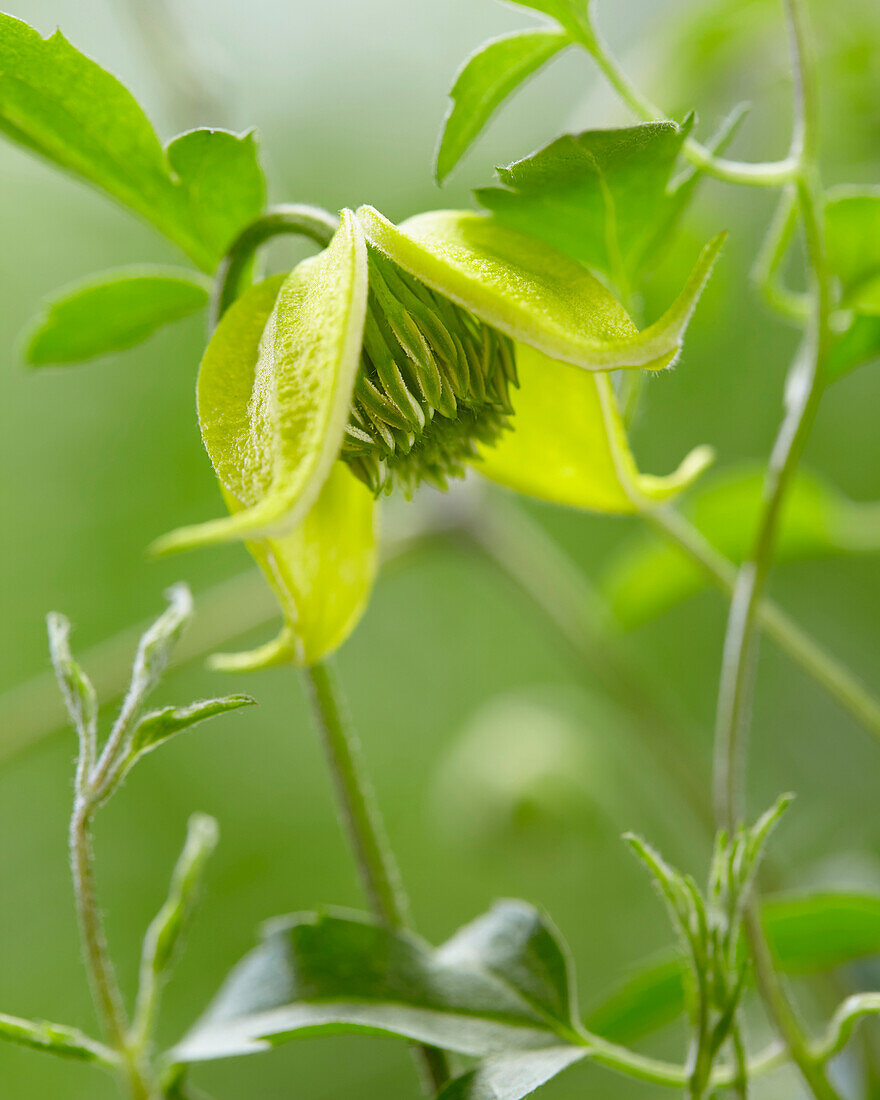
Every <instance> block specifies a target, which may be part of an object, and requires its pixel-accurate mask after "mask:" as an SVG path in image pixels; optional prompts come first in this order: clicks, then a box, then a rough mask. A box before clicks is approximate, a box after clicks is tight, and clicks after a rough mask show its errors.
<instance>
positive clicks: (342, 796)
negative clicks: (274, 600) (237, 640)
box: [302, 661, 410, 928]
mask: <svg viewBox="0 0 880 1100" xmlns="http://www.w3.org/2000/svg"><path fill="white" fill-rule="evenodd" d="M302 675H303V680H304V682H305V684H306V687H307V690H308V695H309V701H310V703H311V707H312V713H313V714H314V716H315V722H316V725H317V726H318V730H319V733H320V735H321V740H322V743H323V745H324V751H325V753H326V757H327V763H328V766H329V768H330V773H331V775H332V777H333V783H334V785H335V787H336V796H337V799H338V801H339V805H340V807H341V809H342V814H343V818H344V821H345V826H346V829H347V831H348V836H349V840H350V841H351V846H352V848H353V850H354V854H355V858H356V861H357V866H358V871H359V873H360V877H361V881H362V882H363V885H364V889H365V890H366V893H367V896H368V898H369V899H370V904H371V906H372V908H373V910H374V912H375V913H376V915H377V916H378V917H379V918H380V920H381V921H382V922H383V923H384V924H386V925H388V927H389V928H406V927H408V926H409V923H410V914H409V902H408V901H407V897H406V894H405V893H404V891H403V886H402V884H401V881H400V874H399V872H398V870H397V865H396V863H395V860H394V857H393V855H392V854H391V849H390V847H389V844H388V839H387V837H386V834H385V829H384V826H383V824H382V819H381V817H380V815H379V810H378V807H377V805H376V799H375V796H374V794H373V788H372V784H371V783H370V781H369V780H368V778H367V775H366V771H365V768H364V764H363V760H362V758H361V750H360V744H359V742H358V739H357V736H356V734H355V732H354V730H353V728H352V726H351V723H350V722H349V721H348V718H347V715H346V714H345V707H344V703H343V701H342V696H341V692H340V689H339V685H338V683H337V681H336V675H335V672H334V670H333V669H332V667H331V666H330V663H329V662H327V661H323V662H318V663H317V664H314V665H309V666H308V667H307V668H305V669H304V670H303V674H302Z"/></svg>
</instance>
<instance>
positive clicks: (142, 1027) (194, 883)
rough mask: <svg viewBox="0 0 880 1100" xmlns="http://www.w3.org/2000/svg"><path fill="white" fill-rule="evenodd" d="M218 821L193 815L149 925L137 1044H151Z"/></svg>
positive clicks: (137, 1011)
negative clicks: (159, 904) (166, 885)
mask: <svg viewBox="0 0 880 1100" xmlns="http://www.w3.org/2000/svg"><path fill="white" fill-rule="evenodd" d="M218 837H219V830H218V827H217V822H216V821H215V820H214V818H213V817H208V815H207V814H193V815H192V817H191V818H190V819H189V821H188V823H187V831H186V842H185V844H184V846H183V851H182V852H181V853H180V856H179V857H178V859H177V863H176V864H175V866H174V871H173V873H172V875H171V885H170V887H169V890H168V896H167V897H166V899H165V902H164V903H163V905H162V908H161V909H160V910H159V912H158V913H157V914H156V916H155V917H154V918H153V920H152V921H151V922H150V926H149V928H148V929H147V932H146V935H145V936H144V943H143V948H142V950H141V965H140V976H139V981H138V995H137V1004H136V1007H135V1014H134V1020H133V1023H132V1035H133V1037H134V1041H135V1042H137V1043H138V1044H139V1045H141V1046H143V1045H146V1044H149V1043H150V1042H151V1041H152V1037H153V1030H154V1027H155V1023H156V1017H157V1016H158V1010H159V998H160V996H161V992H162V986H163V985H164V984H165V982H167V980H168V978H169V975H170V971H171V968H172V966H173V965H174V962H175V960H176V958H177V955H178V954H179V952H180V947H181V942H182V940H183V937H184V935H185V933H186V930H187V928H188V926H189V923H190V920H191V919H192V915H193V912H194V910H195V908H196V904H197V902H198V895H199V890H200V888H201V884H202V878H203V876H204V871H205V864H206V863H207V862H208V860H209V859H210V857H211V855H212V854H213V852H214V849H215V848H216V847H217V840H218Z"/></svg>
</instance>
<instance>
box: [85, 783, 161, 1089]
mask: <svg viewBox="0 0 880 1100" xmlns="http://www.w3.org/2000/svg"><path fill="white" fill-rule="evenodd" d="M91 812H92V811H91V806H90V804H89V801H88V800H87V799H85V798H83V797H82V795H81V794H80V793H79V792H78V793H77V800H76V805H75V807H74V812H73V817H72V819H71V822H70V866H71V873H72V877H73V892H74V897H75V900H76V914H77V920H78V923H79V929H80V937H81V939H82V945H83V957H84V959H85V963H86V969H87V970H88V974H89V984H90V986H91V989H92V996H93V998H94V1001H95V1008H96V1009H97V1012H98V1015H99V1017H100V1019H101V1023H102V1025H103V1028H104V1032H105V1034H106V1036H107V1039H108V1040H109V1042H110V1044H111V1046H112V1047H113V1048H114V1050H116V1051H118V1052H119V1054H120V1058H121V1062H122V1067H123V1073H124V1075H125V1078H126V1081H127V1083H128V1088H129V1093H130V1095H131V1097H132V1100H148V1097H149V1095H150V1090H149V1087H148V1085H147V1083H146V1082H145V1080H144V1078H143V1075H142V1073H141V1070H140V1067H139V1065H138V1063H137V1059H136V1058H135V1057H134V1056H133V1055H132V1053H131V1051H130V1050H129V1046H128V1041H127V1031H128V1021H127V1018H126V1014H125V1007H124V1005H123V1003H122V996H121V994H120V992H119V983H118V981H117V979H116V971H115V969H114V967H113V962H112V960H111V958H110V953H109V951H108V948H107V938H106V935H105V933H104V922H103V920H102V918H101V912H100V909H99V908H98V901H97V894H96V891H95V870H94V857H93V854H92V837H91Z"/></svg>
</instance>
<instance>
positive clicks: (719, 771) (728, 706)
mask: <svg viewBox="0 0 880 1100" xmlns="http://www.w3.org/2000/svg"><path fill="white" fill-rule="evenodd" d="M784 2H785V9H786V14H787V17H788V25H789V29H790V35H791V43H792V57H793V68H794V74H795V93H796V94H795V104H796V106H795V124H794V134H793V138H792V144H791V156H792V157H793V158H795V159H796V160H797V163H798V174H797V177H796V189H797V202H798V208H799V211H800V216H801V221H802V223H803V226H804V236H805V240H806V249H807V257H808V262H809V266H810V273H811V282H812V310H811V317H810V323H809V330H808V333H807V336H806V338H805V341H804V344H803V346H802V348H801V349H800V351H799V354H798V357H797V359H796V360H795V363H794V366H793V368H792V372H791V375H790V378H789V384H788V387H787V394H786V402H787V410H786V414H785V417H784V419H783V422H782V426H781V428H780V430H779V434H778V436H777V438H776V442H775V444H774V447H773V451H772V453H771V456H770V461H769V463H768V467H767V476H766V480H765V489H764V503H763V507H762V510H761V515H760V519H759V523H758V532H757V535H756V538H755V542H754V547H753V550H752V553H751V555H750V556H749V558H748V559H747V560H746V562H745V563H744V564H743V565H742V567H741V568H740V570H739V573H738V575H737V579H736V585H735V589H734V593H733V598H732V600H731V606H730V615H729V618H728V624H727V631H726V634H725V640H724V652H723V657H722V670H721V680H720V685H719V692H718V708H717V715H716V725H715V745H716V770H715V784H714V788H715V804H716V816H717V820H718V824H719V826H720V827H726V828H728V829H732V828H733V827H734V825H735V824H736V823H737V822H738V821H739V820H741V818H742V813H743V801H744V798H743V776H744V771H745V760H744V758H745V743H746V734H747V731H748V725H749V717H750V710H751V703H752V695H753V686H754V675H753V670H754V663H755V657H756V640H757V625H758V616H757V608H758V603H759V601H760V599H761V595H762V592H763V589H764V586H765V584H766V580H767V576H768V574H769V571H770V568H771V566H772V562H773V552H774V548H775V544H776V537H777V533H778V527H779V517H780V514H781V511H782V506H783V503H784V501H785V497H786V493H787V491H788V489H789V487H790V486H791V484H792V481H793V478H794V475H795V472H796V470H797V465H798V462H799V459H800V456H801V454H802V452H803V449H804V444H805V442H806V439H807V437H808V435H809V432H810V429H811V427H812V424H813V421H814V419H815V415H816V411H817V409H818V405H819V401H820V399H821V394H822V370H823V364H824V360H825V355H826V353H827V349H828V346H829V343H830V338H831V333H830V325H829V318H830V313H831V286H830V277H829V275H828V271H827V265H826V261H825V247H824V227H823V224H822V213H821V211H822V196H821V190H820V187H819V182H818V170H817V168H816V145H817V134H816V130H817V126H816V89H815V76H814V71H815V70H814V64H813V62H812V58H811V57H810V55H809V52H808V49H807V44H806V35H805V24H806V13H805V11H804V8H803V2H802V0H784ZM745 930H746V935H747V939H748V942H749V947H750V950H751V955H752V961H753V965H754V971H755V979H756V982H757V986H758V990H759V992H760V994H761V998H762V1000H763V1002H764V1005H765V1007H766V1009H767V1011H768V1013H769V1015H770V1017H771V1019H772V1021H773V1024H774V1026H775V1027H776V1030H777V1031H778V1032H779V1034H780V1035H781V1037H782V1038H783V1040H784V1042H785V1044H786V1046H787V1048H788V1051H789V1053H790V1055H791V1057H792V1060H793V1061H794V1062H795V1064H796V1065H797V1067H798V1069H799V1070H800V1072H801V1076H802V1077H803V1079H804V1081H805V1082H806V1084H807V1086H808V1088H809V1089H810V1091H811V1092H812V1094H813V1096H814V1097H816V1100H838V1093H837V1092H836V1090H835V1089H834V1087H833V1086H832V1085H831V1083H830V1081H829V1079H828V1076H827V1074H826V1072H825V1067H824V1065H823V1063H822V1061H821V1059H819V1058H818V1057H817V1056H816V1054H815V1052H814V1051H813V1050H812V1049H811V1047H810V1043H809V1040H808V1039H807V1037H806V1035H805V1034H804V1031H803V1028H802V1026H801V1023H800V1020H799V1019H798V1016H797V1012H796V1011H795V1008H794V1006H793V1005H792V1003H791V1001H790V1000H789V997H788V994H787V992H786V989H785V986H784V984H783V982H782V979H781V978H780V976H779V974H778V972H777V971H776V968H775V965H774V962H773V957H772V953H771V951H770V947H769V944H768V943H767V939H766V936H765V934H764V930H763V928H762V926H761V921H760V917H759V915H758V909H757V898H756V897H754V896H753V898H752V899H751V902H750V905H749V906H748V907H747V910H746V913H745Z"/></svg>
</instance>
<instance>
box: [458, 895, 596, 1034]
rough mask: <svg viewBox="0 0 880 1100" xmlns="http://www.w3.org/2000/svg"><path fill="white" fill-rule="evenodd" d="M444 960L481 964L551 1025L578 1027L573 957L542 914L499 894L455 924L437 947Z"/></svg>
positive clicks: (554, 928) (558, 934)
mask: <svg viewBox="0 0 880 1100" xmlns="http://www.w3.org/2000/svg"><path fill="white" fill-rule="evenodd" d="M438 954H439V957H440V959H441V960H442V962H443V963H444V964H450V963H455V964H458V965H466V966H472V967H475V968H478V967H483V968H484V969H485V970H488V971H489V972H490V973H491V974H493V975H495V976H496V977H497V978H499V979H500V980H501V981H503V982H505V984H507V985H509V986H510V987H511V988H512V989H514V990H515V991H516V992H517V993H518V994H519V995H520V996H521V997H522V998H523V999H524V1000H525V1001H527V1002H528V1003H529V1004H530V1005H531V1006H532V1007H533V1008H534V1009H535V1010H537V1011H538V1012H539V1013H541V1014H542V1015H543V1016H545V1017H546V1018H547V1020H548V1022H549V1023H550V1024H551V1026H553V1027H554V1028H558V1029H559V1030H560V1031H562V1032H565V1030H566V1029H574V1028H576V1027H577V1022H576V1021H577V997H576V991H575V979H574V963H573V961H572V958H571V955H570V953H569V950H568V945H567V944H566V942H565V941H564V940H563V938H562V936H561V934H560V933H559V931H558V929H557V928H556V927H555V926H554V925H553V924H552V923H551V921H550V920H549V918H548V917H547V916H546V914H544V913H541V912H540V911H539V910H538V909H536V908H535V907H534V906H532V905H528V904H527V903H526V902H524V901H516V900H504V901H499V902H496V904H495V905H494V906H493V907H492V908H491V909H490V910H489V912H488V913H486V914H485V915H484V916H482V917H478V918H477V919H476V920H475V921H472V922H471V923H470V924H467V925H465V926H464V928H462V929H460V930H459V931H458V932H457V933H456V934H455V935H454V936H453V937H452V939H451V940H448V941H447V942H446V943H445V944H444V945H443V947H442V948H441V949H440V951H439V953H438Z"/></svg>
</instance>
